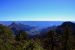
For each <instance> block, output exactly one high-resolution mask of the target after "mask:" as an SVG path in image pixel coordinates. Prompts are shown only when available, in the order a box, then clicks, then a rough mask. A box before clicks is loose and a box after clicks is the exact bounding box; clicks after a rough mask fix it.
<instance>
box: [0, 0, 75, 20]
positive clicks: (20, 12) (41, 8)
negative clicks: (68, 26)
mask: <svg viewBox="0 0 75 50" xmlns="http://www.w3.org/2000/svg"><path fill="white" fill-rule="evenodd" d="M74 19H75V0H0V21H75V20H74Z"/></svg>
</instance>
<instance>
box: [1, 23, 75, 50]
mask: <svg viewBox="0 0 75 50" xmlns="http://www.w3.org/2000/svg"><path fill="white" fill-rule="evenodd" d="M74 30H75V24H74V23H71V22H67V24H65V23H63V24H62V25H60V26H57V28H56V29H53V30H49V31H48V32H47V33H46V35H44V36H41V37H40V35H37V37H33V38H30V37H29V36H28V35H27V33H26V32H25V31H22V30H20V31H18V34H17V35H14V32H13V31H12V30H11V29H10V28H9V27H7V26H4V25H2V24H0V50H75V31H74Z"/></svg>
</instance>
